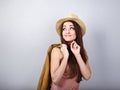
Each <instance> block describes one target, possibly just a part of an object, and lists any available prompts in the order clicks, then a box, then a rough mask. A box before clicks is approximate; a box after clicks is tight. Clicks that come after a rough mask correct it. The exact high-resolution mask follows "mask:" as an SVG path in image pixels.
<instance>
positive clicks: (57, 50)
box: [51, 46, 63, 58]
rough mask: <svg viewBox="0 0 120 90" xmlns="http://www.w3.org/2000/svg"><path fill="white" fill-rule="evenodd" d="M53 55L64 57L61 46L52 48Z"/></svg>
mask: <svg viewBox="0 0 120 90" xmlns="http://www.w3.org/2000/svg"><path fill="white" fill-rule="evenodd" d="M51 56H53V57H56V58H62V57H63V56H62V53H61V47H60V46H56V47H54V48H53V49H52V51H51Z"/></svg>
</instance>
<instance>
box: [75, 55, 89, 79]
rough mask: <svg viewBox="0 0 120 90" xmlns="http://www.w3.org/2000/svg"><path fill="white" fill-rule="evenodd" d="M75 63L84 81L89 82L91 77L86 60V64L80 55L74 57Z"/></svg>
mask: <svg viewBox="0 0 120 90" xmlns="http://www.w3.org/2000/svg"><path fill="white" fill-rule="evenodd" d="M75 57H76V59H77V62H78V64H79V67H80V71H81V74H82V76H83V78H84V79H85V80H89V79H90V77H91V69H90V66H89V63H88V60H87V61H86V64H85V63H84V61H83V59H82V57H81V55H80V54H78V55H75Z"/></svg>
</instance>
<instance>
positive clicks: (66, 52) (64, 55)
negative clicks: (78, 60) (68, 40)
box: [61, 44, 69, 58]
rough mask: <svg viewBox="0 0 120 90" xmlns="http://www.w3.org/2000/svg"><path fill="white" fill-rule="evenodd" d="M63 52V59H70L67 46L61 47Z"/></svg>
mask: <svg viewBox="0 0 120 90" xmlns="http://www.w3.org/2000/svg"><path fill="white" fill-rule="evenodd" d="M61 52H62V54H63V58H68V57H69V52H68V49H67V45H66V44H62V45H61Z"/></svg>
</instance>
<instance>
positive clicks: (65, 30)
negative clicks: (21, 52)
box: [50, 14, 91, 90]
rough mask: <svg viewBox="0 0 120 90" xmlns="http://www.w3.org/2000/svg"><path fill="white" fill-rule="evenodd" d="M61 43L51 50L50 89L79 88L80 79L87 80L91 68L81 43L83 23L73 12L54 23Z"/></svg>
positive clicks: (83, 32)
mask: <svg viewBox="0 0 120 90" xmlns="http://www.w3.org/2000/svg"><path fill="white" fill-rule="evenodd" d="M56 30H57V33H58V34H59V35H60V39H61V45H60V46H57V47H54V48H53V49H52V51H51V58H50V59H51V60H50V74H51V80H52V83H51V88H50V90H79V85H80V81H81V80H82V78H83V79H85V80H89V79H90V77H91V69H90V66H89V62H88V56H87V52H86V51H85V48H84V45H83V40H82V38H83V35H84V34H85V31H86V29H85V25H84V23H83V22H82V21H81V20H80V19H79V18H78V17H77V16H76V15H74V14H70V15H68V16H67V17H65V18H62V19H60V20H58V21H57V23H56Z"/></svg>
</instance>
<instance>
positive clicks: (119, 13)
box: [0, 0, 120, 90]
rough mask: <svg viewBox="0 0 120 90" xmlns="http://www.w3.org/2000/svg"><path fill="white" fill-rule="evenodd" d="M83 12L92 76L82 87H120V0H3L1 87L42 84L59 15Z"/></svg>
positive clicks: (25, 89) (29, 88)
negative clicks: (42, 71) (39, 82)
mask: <svg viewBox="0 0 120 90" xmlns="http://www.w3.org/2000/svg"><path fill="white" fill-rule="evenodd" d="M69 13H75V14H77V15H78V16H79V17H80V18H81V19H82V20H83V21H84V22H85V24H86V27H87V32H86V35H85V36H84V45H85V47H86V50H87V52H88V56H89V63H90V66H91V69H92V77H91V79H90V80H89V81H82V82H81V84H80V87H81V90H93V89H95V90H97V89H102V90H103V89H109V90H110V89H120V85H119V84H120V70H119V69H120V49H119V47H120V40H119V38H120V35H119V34H120V0H0V90H3V89H5V90H36V87H37V83H38V80H39V76H40V72H41V70H42V66H43V63H44V59H45V55H46V52H47V48H48V46H49V45H50V44H52V43H59V42H60V40H59V36H58V35H57V33H56V31H55V23H56V21H57V20H58V19H59V18H61V17H64V16H66V15H68V14H69Z"/></svg>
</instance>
